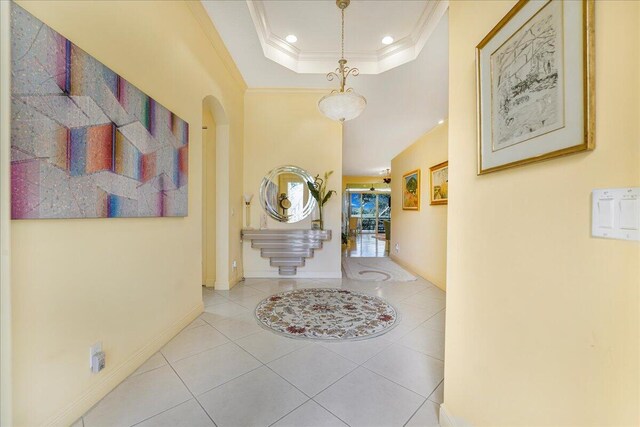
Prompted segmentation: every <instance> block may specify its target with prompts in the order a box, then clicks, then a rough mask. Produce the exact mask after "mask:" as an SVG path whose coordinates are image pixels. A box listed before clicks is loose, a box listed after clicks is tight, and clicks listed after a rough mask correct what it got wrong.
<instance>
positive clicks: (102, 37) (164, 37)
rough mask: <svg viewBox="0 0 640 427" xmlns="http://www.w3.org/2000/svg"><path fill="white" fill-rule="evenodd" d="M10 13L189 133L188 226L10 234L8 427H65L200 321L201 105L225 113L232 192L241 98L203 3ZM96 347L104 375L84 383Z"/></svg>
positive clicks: (62, 228) (95, 226)
mask: <svg viewBox="0 0 640 427" xmlns="http://www.w3.org/2000/svg"><path fill="white" fill-rule="evenodd" d="M19 4H20V5H21V6H23V7H24V8H25V9H27V10H28V11H30V12H31V13H33V14H34V15H35V16H36V17H38V18H39V19H41V20H43V21H44V22H45V23H47V24H48V25H50V26H51V27H53V28H54V29H55V30H57V31H59V32H60V33H62V34H63V35H65V36H66V37H68V38H69V39H70V40H71V41H73V42H74V43H76V44H77V45H78V46H80V47H81V48H82V49H85V50H86V51H87V52H88V53H90V54H91V55H93V56H95V57H96V58H97V59H98V60H100V61H102V62H103V63H104V64H106V65H107V66H109V67H110V68H112V69H113V70H114V71H116V72H117V73H119V74H120V75H122V76H123V77H125V78H126V79H127V80H128V81H130V82H132V83H133V84H135V85H136V86H138V87H139V88H140V89H141V90H142V91H144V92H145V93H147V94H149V95H150V96H152V97H153V98H154V99H156V100H158V102H160V103H162V104H163V105H164V106H166V107H167V108H168V109H170V110H171V111H173V112H175V113H176V114H178V115H179V116H180V117H182V118H184V119H185V120H186V121H187V122H188V123H189V125H190V129H189V130H190V148H189V158H190V162H189V169H190V170H189V216H188V217H186V218H147V219H144V218H137V219H82V220H23V221H14V222H13V223H12V227H11V232H12V248H11V250H12V254H11V255H12V265H11V267H12V273H13V276H12V290H13V300H12V304H13V335H14V341H13V358H14V370H13V374H14V378H13V380H14V381H13V384H14V387H13V392H14V396H13V397H14V405H13V408H14V414H13V415H14V422H13V425H16V426H26V425H29V426H33V425H40V424H59V425H62V424H69V423H71V422H72V421H74V420H75V419H77V418H78V417H79V416H80V415H81V414H82V413H83V412H85V411H86V410H87V409H89V408H90V407H91V406H92V405H93V404H94V403H95V402H96V401H97V400H98V399H99V398H101V397H102V396H103V395H104V394H106V393H107V392H108V391H109V390H110V389H111V388H113V387H114V386H115V385H116V384H117V383H119V382H120V381H121V380H123V379H124V378H125V377H126V376H127V375H128V374H129V373H131V372H132V371H133V370H134V369H135V368H136V367H137V366H138V365H139V364H141V363H142V362H143V361H144V360H145V359H146V358H147V357H148V356H150V355H151V354H153V353H154V352H155V351H156V350H158V348H160V347H161V346H162V345H163V344H164V343H165V342H166V341H168V340H169V339H170V338H171V337H172V336H173V335H174V334H175V333H177V332H178V331H179V330H180V328H182V327H183V326H184V325H186V324H187V322H189V321H190V320H191V319H192V318H194V317H195V316H197V315H198V314H199V313H200V311H201V310H202V298H201V289H200V286H201V283H202V259H201V252H202V162H201V160H200V159H201V158H202V145H201V138H202V133H201V121H202V100H203V98H204V97H205V96H207V95H214V96H215V97H217V98H218V99H219V100H220V102H221V103H222V105H223V106H224V107H225V109H226V113H227V115H228V117H229V121H230V134H231V148H230V149H231V159H232V160H231V161H232V164H231V166H230V168H231V170H232V172H233V173H234V175H233V181H234V184H233V188H234V189H235V190H236V191H237V190H238V188H239V191H241V190H242V174H241V170H242V162H241V157H242V140H243V130H244V127H243V112H244V108H243V100H244V97H243V92H244V90H245V86H244V83H243V82H242V79H241V78H240V77H239V74H238V73H237V70H235V69H234V65H233V63H232V62H230V61H229V56H228V53H227V52H226V51H225V50H224V47H223V45H222V43H221V41H220V40H219V38H217V35H216V34H215V30H214V29H213V27H212V26H211V27H210V28H205V29H203V28H201V27H200V26H199V22H209V21H208V18H207V17H206V14H204V10H202V6H201V5H200V4H199V3H196V2H193V3H188V2H181V1H162V2H145V1H128V2H127V1H123V2H113V1H110V2H105V1H21V2H19ZM209 25H210V24H209ZM3 92H4V91H3ZM5 93H6V92H5ZM233 202H234V203H233V204H232V205H231V206H230V208H235V209H236V210H237V211H240V209H241V206H240V198H239V197H238V198H237V201H236V200H235V199H234V200H233ZM234 227H237V224H235V225H234ZM235 240H236V242H235V248H234V247H233V246H231V251H236V255H235V256H237V257H239V253H240V245H239V241H238V239H235ZM97 341H102V342H103V345H104V350H105V351H106V355H107V367H106V369H105V370H104V371H103V372H101V373H99V374H91V373H90V371H89V367H88V352H89V347H90V346H91V345H92V344H93V343H95V342H97Z"/></svg>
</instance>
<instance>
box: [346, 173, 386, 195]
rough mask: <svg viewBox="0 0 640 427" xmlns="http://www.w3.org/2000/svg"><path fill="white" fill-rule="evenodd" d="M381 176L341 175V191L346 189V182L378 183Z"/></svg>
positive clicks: (380, 180)
mask: <svg viewBox="0 0 640 427" xmlns="http://www.w3.org/2000/svg"><path fill="white" fill-rule="evenodd" d="M382 178H384V177H383V176H352V175H345V176H343V177H342V191H343V192H344V191H345V190H346V189H347V185H348V184H374V183H375V184H379V183H381V182H382Z"/></svg>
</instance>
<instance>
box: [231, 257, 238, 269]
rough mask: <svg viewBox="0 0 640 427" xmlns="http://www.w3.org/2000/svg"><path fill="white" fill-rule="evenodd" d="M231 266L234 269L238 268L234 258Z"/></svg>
mask: <svg viewBox="0 0 640 427" xmlns="http://www.w3.org/2000/svg"><path fill="white" fill-rule="evenodd" d="M231 266H232V267H233V268H234V269H236V268H238V261H236V260H235V259H234V260H233V263H232V264H231Z"/></svg>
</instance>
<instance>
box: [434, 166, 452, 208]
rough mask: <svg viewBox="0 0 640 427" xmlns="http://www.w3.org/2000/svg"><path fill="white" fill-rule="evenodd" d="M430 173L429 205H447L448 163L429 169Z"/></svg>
mask: <svg viewBox="0 0 640 427" xmlns="http://www.w3.org/2000/svg"><path fill="white" fill-rule="evenodd" d="M429 170H430V171H431V180H430V181H431V186H430V189H431V204H432V205H446V204H448V203H449V162H448V161H446V162H442V163H440V164H437V165H435V166H432V167H430V168H429Z"/></svg>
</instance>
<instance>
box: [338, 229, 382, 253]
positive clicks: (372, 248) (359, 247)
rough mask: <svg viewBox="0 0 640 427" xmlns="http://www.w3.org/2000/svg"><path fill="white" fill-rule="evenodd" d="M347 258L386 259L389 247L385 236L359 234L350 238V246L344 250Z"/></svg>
mask: <svg viewBox="0 0 640 427" xmlns="http://www.w3.org/2000/svg"><path fill="white" fill-rule="evenodd" d="M342 256H346V257H386V256H389V247H388V243H387V241H386V240H385V239H384V234H373V233H358V234H357V235H355V236H349V246H348V247H347V248H344V247H343V249H342Z"/></svg>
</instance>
